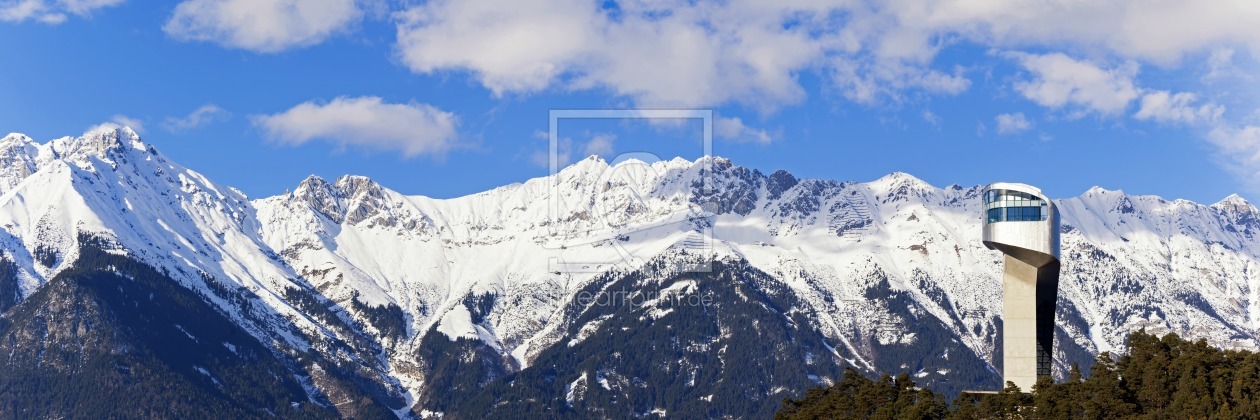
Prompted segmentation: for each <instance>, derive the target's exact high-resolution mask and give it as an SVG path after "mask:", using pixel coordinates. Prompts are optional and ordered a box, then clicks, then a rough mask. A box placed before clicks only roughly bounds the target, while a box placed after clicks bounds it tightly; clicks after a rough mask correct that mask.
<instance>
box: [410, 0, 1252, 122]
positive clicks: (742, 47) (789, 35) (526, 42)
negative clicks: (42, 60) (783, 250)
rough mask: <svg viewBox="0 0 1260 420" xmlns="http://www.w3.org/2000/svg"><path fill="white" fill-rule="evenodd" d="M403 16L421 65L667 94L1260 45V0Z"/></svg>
mask: <svg viewBox="0 0 1260 420" xmlns="http://www.w3.org/2000/svg"><path fill="white" fill-rule="evenodd" d="M397 16H398V26H397V29H398V45H397V49H398V55H399V57H400V61H401V62H402V63H403V64H404V65H406V66H407V67H408V68H410V69H411V70H413V71H415V72H419V73H435V72H443V71H467V72H469V73H471V74H472V75H473V76H474V78H475V79H476V80H477V81H478V82H479V83H481V84H482V85H483V86H485V87H487V88H488V89H490V90H491V91H492V92H494V94H496V95H504V94H508V93H531V92H536V91H539V90H543V89H548V88H553V87H559V88H563V89H604V90H607V91H610V92H612V93H614V94H616V95H619V96H624V97H629V98H631V99H632V100H634V101H635V104H636V105H639V106H653V107H655V106H680V107H690V106H715V105H723V104H729V103H741V104H745V105H750V106H753V107H755V108H757V109H760V110H763V111H765V110H774V109H775V108H776V107H779V106H783V105H788V104H793V103H797V102H799V101H801V100H802V99H803V97H804V95H805V93H804V89H803V88H802V86H801V84H800V83H799V82H798V80H797V79H798V77H799V75H800V74H801V73H803V72H817V73H818V74H821V75H823V76H824V78H825V79H827V80H829V81H831V82H832V84H833V85H834V86H835V87H836V88H837V89H839V91H840V92H841V93H842V94H843V96H844V97H846V98H848V99H850V100H854V101H858V102H861V103H868V104H876V103H879V102H881V101H884V100H887V99H890V98H891V99H892V100H894V101H897V100H900V99H903V98H905V97H906V96H905V93H906V92H924V93H927V94H931V95H950V94H956V93H958V92H960V91H963V90H965V89H967V88H968V87H969V86H970V81H969V80H968V79H967V78H966V77H965V74H963V72H962V71H960V70H957V69H939V68H935V67H934V65H933V64H934V61H935V58H936V57H937V55H938V53H939V52H940V51H941V50H943V49H944V48H947V47H949V46H950V45H953V44H958V43H971V44H975V45H980V46H988V47H993V48H997V49H1001V50H1021V49H1026V48H1037V49H1049V50H1051V51H1053V50H1073V51H1081V52H1084V53H1085V54H1086V55H1089V56H1102V57H1111V58H1114V59H1118V61H1120V62H1129V61H1132V62H1133V63H1134V64H1126V65H1124V66H1121V67H1119V68H1115V69H1110V70H1105V71H1104V73H1109V72H1114V74H1112V75H1110V76H1111V79H1112V80H1110V81H1113V82H1119V83H1122V82H1123V81H1124V78H1125V77H1126V76H1129V74H1128V73H1132V72H1135V71H1136V69H1137V66H1138V65H1139V64H1140V63H1155V64H1158V65H1161V66H1169V65H1176V64H1177V63H1178V62H1179V60H1181V59H1182V58H1183V57H1185V56H1186V55H1188V54H1198V53H1201V52H1204V51H1211V50H1214V49H1219V48H1221V47H1222V46H1238V47H1241V48H1246V49H1250V50H1251V51H1253V52H1257V53H1260V31H1256V30H1254V28H1256V27H1260V3H1257V2H1254V1H1250V0H1222V1H1213V2H1186V1H1173V0H1155V1H1140V0H1099V1H1092V2H1080V1H1074V0H1051V1H1046V0H1012V1H976V0H927V1H924V0H884V1H873V0H869V1H868V0H837V1H786V2H761V1H741V0H734V1H729V2H723V3H721V4H712V3H708V2H692V1H685V0H650V1H649V0H624V1H618V2H597V1H584V0H521V1H516V2H496V1H492V0H434V1H429V2H425V3H423V4H419V5H416V6H413V7H410V8H408V9H406V10H405V11H403V12H400V13H398V14H397ZM1257 55H1260V54H1257ZM1029 57H1040V58H1042V59H1045V60H1047V61H1055V60H1056V59H1059V58H1067V57H1066V56H1054V55H1051V54H1047V55H1041V56H1032V55H1030V56H1029ZM1069 60H1070V59H1069ZM1033 61H1038V60H1033ZM1058 61H1060V63H1059V64H1071V63H1070V62H1068V61H1063V60H1058ZM1072 61H1075V60H1072ZM1077 63H1078V64H1084V65H1088V64H1089V63H1085V62H1077ZM1095 67H1096V66H1095ZM1082 69H1084V68H1083V67H1081V66H1077V67H1076V68H1075V69H1072V68H1068V69H1065V70H1068V71H1071V70H1082ZM1048 76H1050V77H1053V75H1048ZM1076 76H1089V75H1088V74H1078V75H1076ZM1067 77H1071V76H1067ZM1045 81H1048V82H1052V83H1050V84H1044V83H1043V84H1039V85H1028V86H1027V88H1028V89H1029V90H1028V92H1032V93H1033V94H1036V95H1038V96H1037V98H1039V99H1041V100H1042V101H1047V102H1050V101H1053V102H1061V103H1070V104H1073V105H1079V106H1081V107H1082V108H1081V109H1078V110H1088V111H1092V112H1100V113H1103V114H1108V115H1112V114H1116V113H1119V112H1120V110H1122V109H1123V106H1122V105H1124V104H1127V102H1126V98H1127V100H1132V99H1133V98H1136V97H1137V92H1133V91H1126V89H1125V86H1123V85H1112V86H1111V88H1112V90H1110V91H1098V90H1091V86H1090V85H1083V86H1077V87H1075V88H1074V87H1073V86H1074V85H1072V84H1071V80H1066V79H1053V78H1051V79H1045ZM1103 81H1107V80H1103ZM1094 87H1098V86H1094ZM1033 88H1043V89H1045V90H1044V91H1036V90H1033ZM1055 89H1058V90H1055ZM1065 89H1066V93H1064V92H1065ZM1056 95H1057V96H1056Z"/></svg>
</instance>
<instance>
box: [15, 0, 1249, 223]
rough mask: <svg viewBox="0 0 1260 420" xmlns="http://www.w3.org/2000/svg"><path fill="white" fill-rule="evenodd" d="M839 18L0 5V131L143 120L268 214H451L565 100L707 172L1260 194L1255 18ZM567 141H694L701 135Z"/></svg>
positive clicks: (711, 6) (730, 5) (1218, 9)
mask: <svg viewBox="0 0 1260 420" xmlns="http://www.w3.org/2000/svg"><path fill="white" fill-rule="evenodd" d="M763 3H764V2H763ZM840 3H842V4H838V5H812V4H811V5H778V6H770V5H767V4H761V3H758V2H750V3H745V2H740V1H727V2H688V1H684V2H671V1H651V2H642V1H623V2H614V1H608V2H584V1H580V0H523V1H519V2H511V3H504V4H496V3H495V2H487V1H482V0H465V1H459V2H456V1H430V2H386V1H354V0H265V1H264V0H248V1H247V0H188V1H182V2H178V3H176V2H172V3H165V4H160V5H156V7H155V5H153V4H142V3H140V2H136V1H123V0H77V1H68V0H18V1H13V0H0V57H3V63H0V131H4V132H22V133H26V134H28V135H30V136H32V137H34V138H36V139H38V140H40V141H47V140H50V139H53V138H56V137H61V136H66V135H78V134H80V133H82V132H83V131H84V130H86V129H87V128H89V127H91V126H94V125H97V124H100V123H104V122H114V123H119V124H126V125H131V126H133V128H135V129H137V130H138V131H140V132H141V134H142V136H143V137H144V138H145V140H146V141H147V142H149V143H151V144H153V145H155V146H157V147H158V148H159V149H161V150H162V151H163V152H164V153H166V154H167V155H169V156H171V157H172V158H174V159H175V160H176V161H178V162H180V163H182V164H184V165H185V166H188V167H190V168H193V169H196V170H198V171H200V172H202V173H205V174H206V175H207V176H209V177H211V178H212V179H214V180H216V181H217V182H219V183H222V184H226V185H231V186H234V187H237V188H239V189H241V190H242V191H245V192H246V193H247V194H249V195H250V196H252V197H264V196H269V195H273V194H278V193H281V192H283V191H284V190H285V189H287V188H291V187H293V186H295V185H296V184H297V183H298V182H300V181H301V180H302V178H304V177H305V176H307V175H309V174H312V173H314V174H318V175H321V176H324V177H328V178H335V177H337V176H340V175H342V174H346V173H351V174H360V175H367V176H370V177H372V178H374V179H377V180H378V181H380V182H381V183H383V184H385V185H386V186H389V187H391V188H393V189H396V190H399V191H401V192H403V193H407V194H422V195H428V196H433V197H454V196H460V195H465V194H471V193H475V192H479V191H483V190H486V189H489V188H493V187H496V186H500V185H504V184H509V183H512V182H519V181H523V180H525V179H528V178H531V177H537V176H543V175H546V174H547V168H546V166H545V165H541V164H540V160H541V159H540V157H545V154H544V153H545V152H546V147H547V141H546V136H545V133H546V131H547V129H548V110H550V109H568V108H579V109H587V108H613V109H626V108H636V107H642V108H687V109H712V110H714V112H715V114H716V115H717V121H718V123H717V124H718V129H717V134H718V136H717V138H716V141H715V143H714V152H715V154H716V155H719V156H723V157H728V158H730V159H732V160H734V161H735V162H736V163H737V164H741V165H744V166H748V167H752V168H756V169H759V170H761V171H763V172H767V173H768V172H772V171H774V170H777V169H787V170H789V171H790V172H792V173H794V174H796V175H797V176H799V177H808V178H826V179H835V180H859V181H867V180H872V179H875V178H878V177H880V176H882V175H884V174H887V173H889V172H893V171H901V172H907V173H910V174H913V175H915V176H918V177H920V178H922V179H924V180H926V181H928V182H930V183H932V184H934V185H937V186H941V187H943V186H946V185H949V184H953V183H957V184H961V185H976V184H983V183H988V182H993V181H1018V182H1028V183H1032V184H1035V185H1038V186H1041V187H1042V188H1043V190H1045V191H1046V192H1047V193H1048V194H1050V195H1052V196H1056V197H1067V196H1074V195H1077V194H1080V193H1082V192H1084V191H1085V190H1087V189H1088V188H1089V187H1091V186H1094V185H1099V186H1102V187H1104V188H1108V189H1123V190H1125V191H1126V192H1130V193H1136V194H1155V195H1160V196H1164V197H1166V198H1170V199H1171V198H1186V199H1191V200H1195V201H1199V202H1204V203H1212V202H1215V201H1216V200H1219V199H1221V198H1223V197H1224V196H1226V195H1228V194H1230V193H1240V194H1241V195H1243V196H1244V197H1249V198H1250V197H1260V195H1258V194H1257V193H1260V179H1258V178H1257V175H1256V174H1257V173H1260V102H1257V95H1258V94H1260V83H1258V82H1257V81H1256V80H1255V77H1256V76H1254V74H1255V73H1256V72H1255V70H1256V68H1257V67H1256V60H1255V56H1256V53H1257V52H1258V51H1260V31H1256V30H1254V28H1256V27H1260V6H1256V5H1255V3H1253V2H1241V1H1240V2H1229V1H1222V2H1213V3H1211V4H1199V5H1197V6H1196V2H1174V1H1157V2H1131V1H1099V2H1095V3H1096V4H1092V5H1084V6H1083V5H1081V4H1079V2H1062V3H1060V2H1054V1H1050V2H1046V1H1038V2H1019V1H1014V2H994V3H986V2H968V1H960V0H940V1H926V2H900V1H892V2H872V3H867V2H860V1H856V2H853V1H850V2H840ZM560 135H561V136H562V137H564V138H565V145H566V146H567V147H566V148H565V151H566V152H567V155H568V156H569V157H570V159H577V158H580V157H581V156H582V155H585V154H587V153H598V154H601V155H603V156H604V157H605V158H608V159H613V158H615V157H616V156H617V155H618V154H621V153H627V152H641V151H645V152H650V153H654V154H657V155H659V156H662V157H666V158H668V157H673V156H682V157H685V158H688V159H695V158H696V157H698V156H699V155H700V150H701V149H700V144H699V139H698V137H699V136H698V135H697V126H696V124H694V123H688V124H681V125H678V124H645V123H642V122H609V121H586V122H565V123H562V125H561V132H560Z"/></svg>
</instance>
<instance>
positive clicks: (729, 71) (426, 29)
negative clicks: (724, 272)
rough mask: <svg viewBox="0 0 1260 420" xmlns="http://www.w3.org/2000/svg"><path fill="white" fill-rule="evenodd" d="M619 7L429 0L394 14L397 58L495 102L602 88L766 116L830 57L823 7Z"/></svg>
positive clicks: (563, 1)
mask: <svg viewBox="0 0 1260 420" xmlns="http://www.w3.org/2000/svg"><path fill="white" fill-rule="evenodd" d="M618 6H619V11H618V12H617V13H616V15H615V16H612V15H610V12H609V11H607V10H603V9H601V8H600V6H599V4H598V2H592V1H586V0H522V1H516V2H497V1H491V0H459V1H455V0H436V1H431V2H428V3H426V4H423V5H420V6H416V7H414V8H411V9H409V10H407V11H405V12H402V13H400V14H398V18H399V23H398V46H397V47H398V54H399V57H400V60H401V61H402V62H403V63H404V64H405V65H407V66H408V67H409V68H410V69H411V70H413V71H415V72H419V73H434V72H440V71H445V70H457V71H469V72H471V73H472V74H473V75H474V77H475V78H476V79H477V80H478V81H479V82H480V83H481V84H482V85H483V86H485V87H486V88H488V89H490V90H491V91H492V92H493V93H494V94H495V95H504V94H508V93H531V92H536V91H540V90H543V89H547V88H550V87H553V86H562V87H565V88H568V89H602V90H606V91H609V92H611V93H613V94H615V95H618V96H623V97H629V98H631V99H633V100H634V102H635V103H636V105H638V106H645V107H700V106H710V105H717V104H725V103H741V104H745V105H748V106H751V107H754V108H757V109H760V110H765V111H770V110H773V109H776V108H777V107H779V106H782V105H785V104H793V103H797V102H799V101H801V100H803V99H804V97H805V91H804V88H802V86H801V85H800V83H799V82H798V81H797V78H798V75H799V73H800V72H802V71H806V70H808V69H810V68H812V67H814V66H816V65H819V64H820V63H821V62H822V61H821V60H820V59H821V58H823V57H824V56H825V55H826V51H827V50H828V47H827V45H826V43H825V42H822V41H820V40H819V39H818V38H817V37H816V36H814V33H813V31H814V30H815V29H819V28H821V26H820V25H825V22H817V21H815V18H821V17H822V15H819V14H817V13H820V12H821V10H816V11H815V12H811V13H814V15H811V16H801V15H800V14H799V13H797V12H798V11H800V10H799V8H780V7H779V6H774V5H771V4H763V3H756V2H752V3H745V2H735V3H732V4H728V5H723V7H713V6H712V5H708V4H691V3H688V2H673V1H661V2H637V1H627V2H621V3H619V4H618ZM728 6H729V7H728ZM798 18H799V19H798ZM789 22H797V23H799V25H795V26H794V27H793V25H789V24H788V23H789Z"/></svg>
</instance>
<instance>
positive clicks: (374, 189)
mask: <svg viewBox="0 0 1260 420" xmlns="http://www.w3.org/2000/svg"><path fill="white" fill-rule="evenodd" d="M337 190H338V191H340V192H341V193H342V194H343V195H344V196H345V197H346V198H355V197H359V196H361V195H368V196H372V197H378V196H380V195H381V185H380V184H377V183H376V181H373V180H372V178H368V177H366V176H362V175H349V174H347V175H342V176H341V178H337Z"/></svg>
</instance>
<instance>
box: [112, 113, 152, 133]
mask: <svg viewBox="0 0 1260 420" xmlns="http://www.w3.org/2000/svg"><path fill="white" fill-rule="evenodd" d="M109 121H110V122H112V123H114V124H118V125H120V126H123V127H128V128H131V131H135V132H136V133H137V134H144V122H143V121H140V120H139V119H136V118H131V117H128V116H126V115H115V116H113V117H110V118H109Z"/></svg>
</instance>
